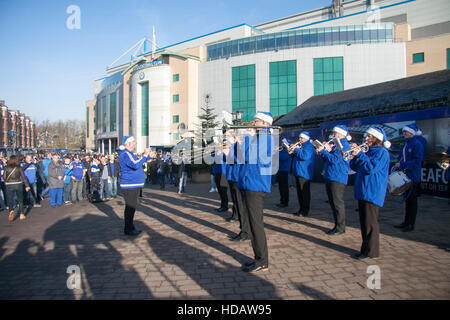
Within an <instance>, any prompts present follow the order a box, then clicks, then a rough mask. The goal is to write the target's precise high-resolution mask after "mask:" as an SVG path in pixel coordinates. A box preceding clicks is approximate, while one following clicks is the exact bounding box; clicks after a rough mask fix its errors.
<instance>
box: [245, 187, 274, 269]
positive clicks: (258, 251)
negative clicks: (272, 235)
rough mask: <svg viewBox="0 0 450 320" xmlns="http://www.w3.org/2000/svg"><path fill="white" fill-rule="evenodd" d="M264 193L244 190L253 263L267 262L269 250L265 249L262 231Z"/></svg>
mask: <svg viewBox="0 0 450 320" xmlns="http://www.w3.org/2000/svg"><path fill="white" fill-rule="evenodd" d="M265 197H266V193H264V192H256V191H248V190H245V191H244V204H245V207H246V209H247V212H248V218H249V219H248V220H249V224H250V231H251V233H252V237H251V241H252V247H253V253H254V254H255V265H256V266H262V265H268V264H269V252H268V249H267V239H266V233H265V231H264V221H263V210H264V198H265Z"/></svg>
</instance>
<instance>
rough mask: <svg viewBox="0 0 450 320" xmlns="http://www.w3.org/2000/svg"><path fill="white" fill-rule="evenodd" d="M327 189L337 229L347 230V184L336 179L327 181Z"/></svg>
mask: <svg viewBox="0 0 450 320" xmlns="http://www.w3.org/2000/svg"><path fill="white" fill-rule="evenodd" d="M325 189H326V191H327V195H328V201H329V202H330V206H331V210H332V211H333V218H334V226H335V228H336V230H337V231H345V203H344V191H345V184H342V183H339V182H336V181H327V182H326V183H325Z"/></svg>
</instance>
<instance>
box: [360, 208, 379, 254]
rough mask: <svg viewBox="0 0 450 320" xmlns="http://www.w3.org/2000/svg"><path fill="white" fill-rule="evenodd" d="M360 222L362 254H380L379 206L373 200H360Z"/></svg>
mask: <svg viewBox="0 0 450 320" xmlns="http://www.w3.org/2000/svg"><path fill="white" fill-rule="evenodd" d="M358 208H359V223H360V225H361V236H362V245H361V254H363V255H365V256H369V257H371V258H376V257H378V256H379V255H380V225H379V224H378V210H379V207H378V206H377V205H375V204H373V203H371V202H367V201H363V200H359V201H358Z"/></svg>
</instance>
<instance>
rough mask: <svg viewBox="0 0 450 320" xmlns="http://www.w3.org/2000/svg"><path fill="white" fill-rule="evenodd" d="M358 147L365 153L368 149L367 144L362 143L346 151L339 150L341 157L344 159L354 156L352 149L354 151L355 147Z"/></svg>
mask: <svg viewBox="0 0 450 320" xmlns="http://www.w3.org/2000/svg"><path fill="white" fill-rule="evenodd" d="M357 148H360V149H361V151H362V152H364V153H366V152H367V151H369V145H368V144H367V143H363V144H361V145H359V146H357V147H356V148H352V149H350V150H348V151H343V152H342V151H341V153H342V158H344V161H347V160H351V159H353V158H354V157H355V156H354V155H353V151H355V149H357Z"/></svg>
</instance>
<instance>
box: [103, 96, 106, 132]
mask: <svg viewBox="0 0 450 320" xmlns="http://www.w3.org/2000/svg"><path fill="white" fill-rule="evenodd" d="M102 132H106V96H103V97H102Z"/></svg>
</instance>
